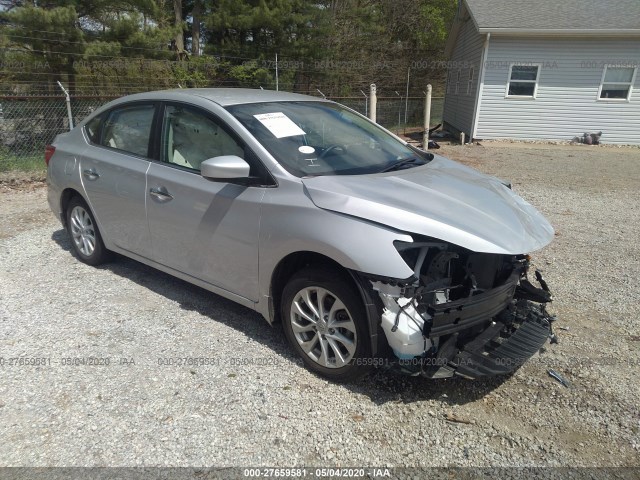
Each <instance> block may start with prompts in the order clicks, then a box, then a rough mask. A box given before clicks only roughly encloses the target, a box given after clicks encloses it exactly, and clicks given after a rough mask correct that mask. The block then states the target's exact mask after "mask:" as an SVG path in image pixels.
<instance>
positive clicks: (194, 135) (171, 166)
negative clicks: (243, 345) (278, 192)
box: [147, 103, 268, 301]
mask: <svg viewBox="0 0 640 480" xmlns="http://www.w3.org/2000/svg"><path fill="white" fill-rule="evenodd" d="M161 116H162V120H161V121H162V127H161V129H160V130H161V132H162V133H161V137H160V138H161V142H160V162H158V163H153V164H152V165H151V166H150V168H149V172H148V174H147V195H148V199H147V215H148V219H149V229H150V231H151V236H152V239H153V258H154V260H155V261H156V262H158V263H161V264H163V265H166V266H168V267H171V268H174V269H176V270H178V271H180V272H182V273H185V274H187V275H190V276H192V277H195V278H197V279H199V280H203V281H205V282H207V283H210V284H212V285H215V286H217V287H220V288H223V289H225V290H227V291H229V292H232V293H235V294H236V295H240V296H242V297H244V298H247V299H249V300H252V301H257V300H258V238H259V230H260V204H261V201H262V198H263V196H264V192H265V188H267V187H265V186H243V185H237V184H234V183H225V182H213V181H211V180H207V179H205V178H203V177H202V176H201V175H200V163H202V162H203V161H204V160H206V159H208V158H212V157H216V156H220V155H237V156H240V157H242V158H244V159H245V160H246V161H247V162H248V163H249V164H250V165H251V169H252V171H251V175H254V176H260V175H263V174H264V173H265V172H266V169H265V170H264V171H262V169H263V168H264V167H262V166H261V164H260V163H259V161H258V160H257V158H256V157H255V156H253V154H252V153H251V152H250V151H249V150H248V148H247V147H246V146H245V145H244V143H243V142H242V141H241V140H240V139H239V138H238V137H237V136H236V135H235V134H234V133H233V132H232V131H231V130H230V129H229V128H228V127H227V126H226V125H225V124H224V122H222V121H221V120H220V119H219V118H217V117H216V116H214V115H212V114H211V113H210V112H207V111H206V110H203V109H200V108H198V107H195V106H191V105H185V104H178V103H175V104H172V103H167V104H166V105H165V107H164V109H163V113H162V115H161ZM267 175H268V173H267Z"/></svg>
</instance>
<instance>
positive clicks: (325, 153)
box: [318, 145, 344, 160]
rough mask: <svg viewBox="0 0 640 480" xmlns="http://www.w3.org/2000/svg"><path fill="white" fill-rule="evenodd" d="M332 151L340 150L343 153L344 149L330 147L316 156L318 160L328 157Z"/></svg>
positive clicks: (335, 146) (336, 146) (338, 146)
mask: <svg viewBox="0 0 640 480" xmlns="http://www.w3.org/2000/svg"><path fill="white" fill-rule="evenodd" d="M334 150H342V151H343V152H344V147H342V146H340V145H331V146H330V147H329V148H327V149H326V150H325V151H324V152H322V153H321V154H320V155H318V160H321V159H323V158H324V157H326V156H327V155H329V153H330V152H333V151H334Z"/></svg>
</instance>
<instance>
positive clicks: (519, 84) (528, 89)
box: [507, 65, 540, 98]
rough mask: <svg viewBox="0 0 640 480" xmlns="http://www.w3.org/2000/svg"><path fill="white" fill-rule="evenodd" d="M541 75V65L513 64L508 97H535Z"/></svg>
mask: <svg viewBox="0 0 640 480" xmlns="http://www.w3.org/2000/svg"><path fill="white" fill-rule="evenodd" d="M539 75H540V66H539V65H511V68H510V69H509V83H508V84H507V97H531V98H533V97H535V96H536V90H537V88H538V77H539Z"/></svg>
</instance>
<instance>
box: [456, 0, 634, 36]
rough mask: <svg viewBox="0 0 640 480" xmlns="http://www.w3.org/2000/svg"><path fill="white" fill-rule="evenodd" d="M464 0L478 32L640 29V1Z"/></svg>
mask: <svg viewBox="0 0 640 480" xmlns="http://www.w3.org/2000/svg"><path fill="white" fill-rule="evenodd" d="M461 1H462V0H461ZM465 1H466V4H467V5H468V7H469V10H470V12H471V15H472V17H473V19H474V20H475V22H476V24H477V26H478V28H479V29H480V30H481V31H482V30H494V29H522V30H562V31H567V30H580V31H586V30H593V31H594V33H595V32H597V31H598V30H636V29H637V30H640V0H535V1H532V0H465Z"/></svg>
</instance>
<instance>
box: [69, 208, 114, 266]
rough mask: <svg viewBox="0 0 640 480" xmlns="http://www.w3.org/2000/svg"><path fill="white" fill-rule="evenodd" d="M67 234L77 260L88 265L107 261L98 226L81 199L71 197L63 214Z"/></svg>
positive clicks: (107, 255)
mask: <svg viewBox="0 0 640 480" xmlns="http://www.w3.org/2000/svg"><path fill="white" fill-rule="evenodd" d="M65 215H66V219H67V232H68V233H69V236H70V237H71V247H72V248H73V251H74V253H75V255H76V257H78V259H79V260H80V261H81V262H83V263H86V264H88V265H93V266H96V265H100V264H101V263H104V262H105V261H107V260H108V257H109V251H108V250H107V249H106V248H105V246H104V242H103V241H102V236H101V235H100V231H99V230H98V225H97V224H96V220H95V218H94V216H93V213H92V212H91V209H90V208H89V206H88V205H87V203H86V202H85V201H84V200H83V199H82V198H81V197H73V198H72V199H71V200H70V201H69V205H67V210H66V212H65Z"/></svg>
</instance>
